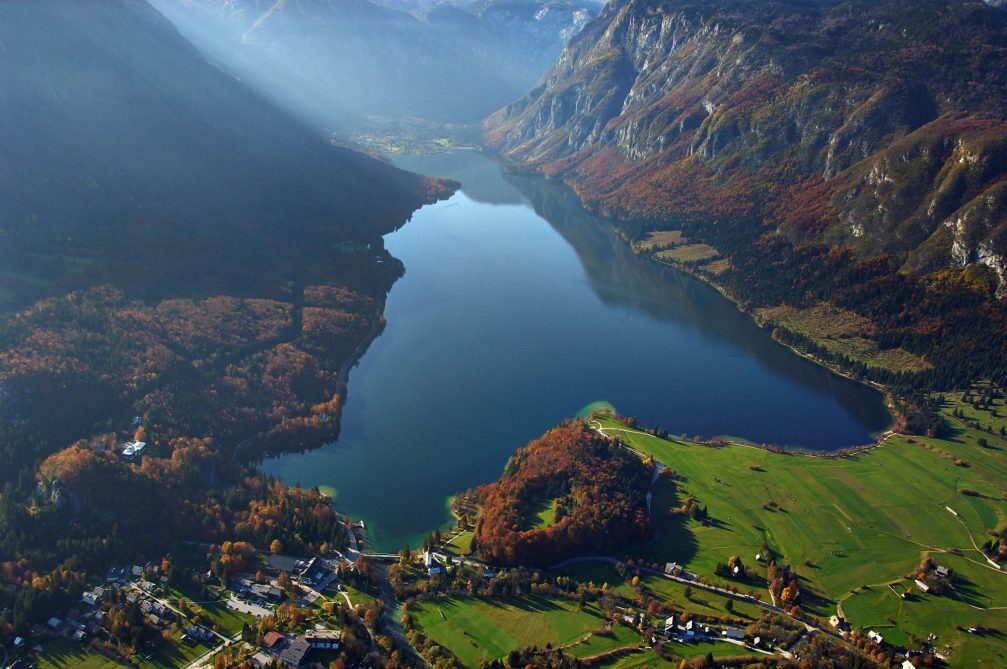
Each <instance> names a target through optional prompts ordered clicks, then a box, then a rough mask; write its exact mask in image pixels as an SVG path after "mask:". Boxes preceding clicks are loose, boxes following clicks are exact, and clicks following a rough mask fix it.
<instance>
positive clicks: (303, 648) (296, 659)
mask: <svg viewBox="0 0 1007 669" xmlns="http://www.w3.org/2000/svg"><path fill="white" fill-rule="evenodd" d="M310 652H311V645H310V644H309V643H308V642H307V641H305V640H304V639H301V638H294V639H291V640H290V641H289V642H288V643H287V645H286V646H285V647H284V648H283V650H281V651H280V656H279V657H280V662H282V663H283V664H285V665H287V666H288V667H300V666H301V665H303V664H304V660H305V659H306V658H307V657H308V653H310Z"/></svg>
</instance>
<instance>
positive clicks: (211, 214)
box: [0, 0, 446, 633]
mask: <svg viewBox="0 0 1007 669" xmlns="http://www.w3.org/2000/svg"><path fill="white" fill-rule="evenodd" d="M0 53H2V59H3V67H2V68H0V104H2V106H3V114H2V115H0V489H2V490H3V493H2V494H0V552H2V553H3V554H4V555H6V556H7V558H6V559H8V560H10V561H8V562H7V566H8V568H7V569H5V571H4V574H3V578H2V579H0V620H2V621H3V622H4V623H6V622H7V621H10V620H12V619H13V620H14V621H15V623H16V625H17V629H18V632H19V633H24V631H25V630H27V627H28V624H29V623H32V622H39V621H44V620H45V619H46V617H47V616H50V615H52V610H53V608H54V607H55V606H56V605H58V604H66V603H69V602H72V601H75V598H79V595H80V587H81V583H82V579H83V578H84V576H85V575H92V576H93V575H95V574H97V573H99V572H101V573H104V571H103V570H104V569H105V568H107V566H108V564H109V562H111V561H112V560H130V559H133V558H134V557H135V558H137V559H140V558H141V557H144V556H146V559H150V558H151V557H154V556H157V555H158V554H159V553H158V552H159V551H167V550H170V549H171V547H172V545H174V544H173V542H179V541H183V540H187V539H195V538H199V537H203V538H204V539H206V540H210V541H220V540H224V539H229V538H234V535H235V534H244V535H245V538H246V539H247V540H249V541H257V542H258V543H259V544H260V545H268V544H269V541H271V538H270V537H269V536H266V535H264V534H261V533H260V534H259V535H258V536H253V534H254V531H250V528H249V527H247V526H242V525H241V523H240V522H239V521H240V519H241V518H247V514H248V509H249V503H250V500H251V499H259V500H262V501H264V502H266V501H267V500H268V499H271V498H273V499H276V500H280V499H281V498H282V499H283V500H285V501H283V502H282V504H283V506H284V508H287V509H290V510H291V513H293V510H294V509H295V508H296V509H298V510H297V515H298V516H302V515H303V513H304V509H305V508H307V509H310V508H312V507H315V506H317V507H318V508H322V507H325V508H328V502H326V501H321V500H320V499H319V495H318V494H317V493H313V494H305V493H304V492H303V491H300V490H294V491H291V495H289V496H288V495H287V492H286V491H285V489H284V488H283V486H278V487H277V486H273V485H272V484H271V483H267V482H263V481H259V480H258V479H246V478H245V475H246V473H247V472H246V471H245V470H244V469H242V467H241V460H240V459H235V458H234V457H233V456H234V454H235V452H236V451H235V447H236V446H237V444H238V442H240V441H241V440H243V439H244V438H245V437H248V436H254V435H260V436H263V437H266V438H267V439H272V441H273V443H276V444H278V445H280V446H283V445H289V444H292V443H293V444H297V445H298V447H302V446H304V445H306V444H308V443H315V442H317V440H319V439H322V438H331V436H332V435H334V434H335V433H336V431H337V430H338V425H339V413H340V407H341V400H342V397H341V394H342V392H343V384H342V382H341V375H340V370H341V369H342V368H343V367H344V366H345V365H346V364H347V362H348V361H349V360H352V358H353V356H354V355H355V353H356V352H358V351H359V350H361V347H362V346H364V345H365V344H366V343H367V342H369V341H370V338H371V337H373V336H374V335H375V334H376V333H377V332H378V331H379V329H380V326H381V323H382V320H381V312H382V307H383V304H384V297H385V294H386V293H387V290H388V289H389V287H390V286H391V284H392V282H394V280H395V279H396V278H397V277H398V276H399V275H400V274H401V271H402V267H401V264H400V263H399V262H398V261H396V260H395V259H394V258H392V257H390V256H389V255H388V253H387V251H385V249H384V246H383V243H382V239H381V235H383V234H384V233H387V232H389V231H391V230H393V229H395V228H396V227H398V226H399V225H401V224H403V223H404V222H405V221H406V220H407V218H408V217H409V216H410V214H411V213H412V211H413V210H415V209H416V208H417V207H419V206H421V205H422V204H424V203H425V202H428V201H431V199H432V198H435V197H437V196H438V195H439V194H442V193H444V192H445V191H446V189H445V185H444V184H442V183H440V182H434V181H431V180H428V179H426V178H424V177H420V176H418V175H415V174H410V173H408V172H404V171H402V170H398V169H396V168H394V167H392V166H390V165H388V164H386V163H384V162H381V161H379V160H376V159H374V158H371V157H368V156H365V155H362V154H359V153H355V152H352V151H348V150H345V149H340V148H336V147H333V146H331V145H330V144H329V143H328V142H326V141H324V140H323V139H321V138H320V137H319V135H318V134H317V133H315V132H314V131H312V130H309V129H308V128H307V127H306V126H303V125H302V124H300V123H299V122H297V121H294V120H293V119H292V118H291V117H289V116H288V115H286V114H285V113H283V112H281V111H279V110H278V109H277V108H276V107H274V106H273V105H271V104H270V103H268V102H266V101H265V100H264V99H263V98H262V97H261V96H259V95H257V94H255V93H254V92H252V91H251V90H250V89H249V88H247V87H246V86H245V85H244V84H242V83H241V82H239V81H237V80H235V79H234V78H233V77H232V76H230V75H229V74H226V73H224V72H223V71H221V70H220V69H218V68H216V67H214V66H212V65H210V64H208V63H207V62H206V61H205V60H204V59H203V57H202V56H201V55H200V53H199V52H198V51H197V50H196V49H195V48H194V47H193V46H192V45H191V44H190V43H188V42H187V41H186V40H185V39H184V38H182V36H181V35H180V34H179V33H178V32H177V31H176V30H175V28H174V26H173V25H172V24H171V23H169V22H168V21H167V20H166V19H165V18H164V17H163V16H162V15H160V14H159V13H158V12H157V11H156V10H154V9H153V8H152V7H151V6H150V5H148V4H147V3H146V2H145V1H144V0H38V1H33V2H0ZM133 438H135V439H139V440H141V441H144V442H146V444H147V448H146V450H145V451H144V453H143V456H142V458H141V459H126V458H123V457H120V452H121V451H122V449H123V442H125V441H126V440H127V439H133ZM73 443H77V444H78V445H77V446H73V447H71V444H73ZM68 447H70V448H68ZM47 456H49V459H48V460H47V461H46V464H44V465H43V464H42V463H43V460H44V459H45V458H46V457H47ZM211 489H214V490H217V491H222V490H228V491H229V492H228V499H230V500H231V501H229V502H227V503H226V504H225V505H224V506H223V507H222V506H221V505H220V504H219V501H215V502H208V499H209V497H208V491H209V490H211ZM274 493H275V494H274ZM267 503H270V502H267ZM276 503H277V504H280V501H277V502H276ZM225 507H226V508H225ZM326 513H327V514H329V517H328V519H327V520H326V523H325V525H326V529H325V532H324V533H322V534H319V533H316V532H314V530H313V529H309V528H304V531H303V532H302V531H301V530H297V534H298V535H299V536H301V537H302V539H303V543H304V544H305V545H307V544H309V543H315V544H316V545H317V543H319V542H321V541H328V540H329V539H328V538H324V537H323V535H324V534H325V533H327V534H328V535H329V536H331V535H332V534H333V528H334V527H338V525H337V524H336V523H335V522H334V520H333V517H332V512H331V509H329V510H328V511H326ZM221 514H223V515H221ZM235 514H236V515H235ZM214 518H217V519H219V522H218V521H217V520H214ZM292 518H293V516H290V517H288V520H289V521H290V522H286V523H285V526H286V528H287V529H286V530H284V529H283V528H281V527H279V526H276V527H275V530H276V532H281V533H282V532H286V531H288V530H289V533H288V537H287V539H284V541H294V542H295V543H296V541H300V540H295V539H294V531H293V529H292V528H293V526H294V523H293V520H292ZM338 534H339V536H342V534H343V533H342V532H339V533H338ZM309 537H310V538H309ZM287 545H291V544H287ZM305 550H307V548H305ZM15 562H16V567H15V566H14V563H15ZM12 608H13V610H14V614H13V618H12V616H11V609H12Z"/></svg>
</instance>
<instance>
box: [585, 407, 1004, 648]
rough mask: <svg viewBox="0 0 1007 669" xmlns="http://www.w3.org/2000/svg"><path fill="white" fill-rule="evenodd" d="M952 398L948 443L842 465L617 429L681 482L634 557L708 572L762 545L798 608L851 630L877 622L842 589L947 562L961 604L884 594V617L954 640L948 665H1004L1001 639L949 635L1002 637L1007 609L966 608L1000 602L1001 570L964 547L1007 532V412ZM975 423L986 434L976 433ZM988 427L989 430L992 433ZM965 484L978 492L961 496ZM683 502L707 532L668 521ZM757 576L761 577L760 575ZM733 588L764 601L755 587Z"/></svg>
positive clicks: (657, 507)
mask: <svg viewBox="0 0 1007 669" xmlns="http://www.w3.org/2000/svg"><path fill="white" fill-rule="evenodd" d="M959 398H960V396H956V397H955V398H952V399H953V401H954V403H953V404H952V403H949V404H948V406H947V409H946V413H947V415H948V419H949V421H950V422H951V424H952V426H953V433H952V435H951V436H950V437H949V438H948V439H932V438H925V437H913V438H908V437H905V436H895V437H892V438H890V439H888V440H887V441H886V443H885V444H884V445H883V446H882V447H880V448H877V449H873V450H871V451H869V452H866V453H861V454H858V455H855V456H850V457H844V458H823V457H812V456H800V455H785V454H777V453H771V452H768V451H765V450H760V449H756V448H752V447H747V446H741V445H728V446H724V447H711V446H703V445H699V444H694V443H690V442H687V441H677V440H676V441H665V440H662V439H657V438H656V437H652V436H650V435H646V434H640V433H635V432H612V433H611V434H618V435H619V436H620V437H621V438H623V439H624V440H625V441H627V442H628V443H629V444H630V445H632V446H633V447H634V448H636V449H637V450H640V451H642V452H645V453H651V454H653V455H654V456H655V458H656V459H657V460H659V461H661V462H663V463H665V464H666V465H667V466H668V467H669V468H671V469H673V470H676V471H677V473H678V474H679V475H681V476H682V480H681V481H679V482H678V484H677V489H676V484H675V483H674V482H672V481H670V480H668V479H664V478H662V479H661V480H660V482H659V483H658V485H657V488H656V490H655V496H654V502H653V509H654V520H655V524H656V527H657V531H658V533H659V536H658V540H657V541H656V542H654V543H652V544H649V545H646V546H643V547H641V548H640V549H638V550H636V551H632V553H634V554H635V555H638V556H640V557H643V558H645V559H647V560H648V561H652V562H657V563H659V564H663V563H664V562H667V561H672V560H675V561H678V562H680V563H682V564H683V565H685V566H686V567H687V568H688V569H690V570H692V571H695V572H697V573H699V574H701V575H704V576H706V577H712V576H713V570H714V567H715V565H716V564H717V562H726V561H727V559H728V557H729V556H731V555H734V554H737V555H739V556H741V557H742V559H743V560H744V561H745V562H746V563H747V564H749V565H754V564H755V560H754V557H755V554H756V553H758V552H759V547H760V545H761V543H762V542H763V541H764V542H765V543H767V544H768V545H769V547H770V548H771V549H772V550H773V551H776V552H777V553H779V554H780V556H781V557H780V561H781V562H789V563H790V564H792V565H794V567H795V568H796V570H797V572H798V574H799V575H800V576H801V578H802V590H803V591H804V592H805V593H810V594H812V595H813V596H814V598H813V599H812V600H811V601H810V602H809V601H807V600H806V601H805V608H807V609H808V610H810V611H811V612H813V613H815V614H817V615H820V616H828V615H829V614H831V613H833V612H834V611H835V610H836V604H837V603H838V602H842V603H843V607H844V609H846V608H847V607H850V609H849V610H848V611H846V612H847V614H848V615H849V618H850V620H851V622H852V623H853V624H854V625H856V626H861V625H864V624H876V623H877V620H875V619H873V618H866V616H864V614H865V613H866V612H868V611H873V609H872V605H873V604H874V602H873V601H872V600H869V601H868V603H867V604H866V605H863V606H861V604H860V602H857V598H856V597H853V596H851V595H850V593H851V591H853V590H855V589H857V588H859V587H860V586H862V585H864V584H870V585H872V586H873V587H874V589H875V590H876V589H877V586H883V585H884V584H885V583H888V582H892V581H899V580H901V579H903V578H904V577H905V576H906V575H908V574H910V573H911V572H912V570H913V569H914V568H915V567H916V566H917V565H918V564H919V563H920V561H921V559H922V558H924V557H931V558H933V559H934V560H935V561H937V562H939V563H948V564H949V566H953V567H954V568H955V569H956V571H958V573H959V574H960V575H961V576H962V578H963V579H964V580H965V581H967V582H968V583H971V584H973V585H972V586H971V588H970V590H969V592H970V595H969V597H970V599H969V601H968V602H967V603H965V602H956V601H954V600H951V599H948V598H946V597H945V598H939V599H938V598H936V597H929V596H925V597H924V598H923V600H922V602H915V603H909V604H908V605H907V606H906V607H904V609H903V608H901V605H899V604H898V601H897V600H896V598H895V596H894V594H892V593H891V592H890V591H888V592H889V594H891V596H892V601H891V603H890V606H889V608H890V609H891V612H889V613H886V614H885V615H887V616H888V617H891V618H895V619H896V620H898V614H899V611H902V610H905V611H907V613H906V615H907V616H909V618H908V619H911V621H912V622H900V623H899V625H900V627H901V628H903V629H905V630H907V631H908V632H912V631H913V629H919V630H920V631H925V632H926V633H929V632H934V633H937V634H938V636H939V638H940V639H941V640H942V642H943V643H947V644H949V649H948V650H949V652H950V654H951V658H952V663H953V664H955V665H958V666H963V665H966V664H968V663H970V662H972V661H978V660H982V659H985V660H987V661H991V660H996V661H998V662H999V661H1002V660H1001V659H999V658H1002V656H1001V655H1000V653H1001V652H1003V650H1004V648H1007V640H1005V639H1004V638H1001V637H992V636H990V637H986V638H984V639H982V640H978V637H975V636H974V635H969V634H967V633H962V632H957V631H955V629H954V625H955V624H960V625H961V626H963V627H966V628H967V627H969V626H972V625H976V624H983V625H988V626H994V627H998V628H1000V629H1007V615H1005V612H1004V611H999V610H996V611H984V610H981V609H976V608H972V606H979V607H993V606H1007V573H1004V572H1000V571H997V570H996V569H994V568H992V567H990V566H989V565H988V564H986V562H985V559H984V557H983V556H982V555H981V553H980V552H979V551H978V550H976V549H975V548H974V547H973V544H972V541H973V539H975V541H976V542H982V541H985V540H986V537H985V532H986V531H987V530H989V529H1000V528H1003V527H1005V526H1007V503H1005V502H1004V501H1003V500H1002V499H1001V495H1002V494H1003V493H1004V492H1005V490H1007V441H1005V440H1004V439H1002V438H1001V437H999V434H998V431H999V427H1000V426H1001V425H1003V424H1004V423H1005V422H1007V408H1005V407H1004V406H1003V402H1002V401H998V402H997V403H996V404H995V405H994V406H993V407H991V411H981V410H976V409H974V408H973V407H971V406H968V405H965V406H964V407H963V406H962V405H961V404H959V403H958V401H957V400H958V399H959ZM959 407H961V408H963V410H964V411H965V413H966V416H967V420H966V421H965V422H963V421H960V420H956V419H954V418H951V416H950V413H951V410H952V409H954V408H959ZM994 412H995V413H996V415H995V416H994V415H993V413H994ZM976 420H978V421H979V423H981V424H982V426H983V428H984V429H983V430H977V429H975V428H973V427H971V423H972V421H976ZM602 423H604V424H605V425H606V426H608V427H613V428H617V429H620V428H624V426H622V425H620V424H618V423H616V422H615V421H614V420H612V419H602ZM986 426H990V427H992V429H993V431H994V434H992V435H991V434H988V433H987V432H986V431H985V427H986ZM979 439H985V440H986V442H987V446H988V447H987V448H983V447H980V446H979V445H978V444H979ZM956 461H957V462H958V464H957V465H956ZM962 489H972V490H975V491H977V492H979V493H980V495H981V496H978V497H972V496H965V495H962V494H961V492H960V491H961V490H962ZM688 495H692V496H694V497H695V498H696V500H697V502H698V503H699V504H700V505H701V506H705V507H707V509H708V512H709V515H710V519H711V520H710V522H709V523H708V524H701V523H699V522H697V521H693V520H691V519H686V518H685V517H683V516H681V515H672V514H671V513H669V509H671V508H672V507H675V506H678V505H680V504H681V503H682V501H683V500H684V499H685V497H686V496H688ZM946 507H950V508H951V509H953V510H954V511H955V512H956V513H957V514H958V515H955V514H953V513H951V512H949V511H948V510H947V508H946ZM955 553H960V556H958V555H955ZM805 561H808V563H806V562H805ZM760 573H762V574H764V569H762V568H761V567H760ZM737 585H738V586H739V588H740V589H742V590H745V589H748V588H749V587H752V588H754V589H759V588H762V592H765V590H764V586H765V584H764V581H763V579H759V582H757V583H753V584H750V585H749V584H743V583H738V584H737ZM864 596H866V595H864ZM930 599H933V600H935V601H934V602H933V603H931V602H930V601H929V600H930ZM879 601H881V600H879ZM883 601H885V602H887V600H883ZM969 604H971V605H972V606H970V605H969ZM931 607H932V608H933V615H930V610H931ZM941 607H944V610H945V613H943V614H941V613H940V609H941ZM884 611H885V609H881V610H880V612H884ZM858 617H863V618H864V619H862V620H858ZM908 619H907V620H908ZM924 636H925V634H924Z"/></svg>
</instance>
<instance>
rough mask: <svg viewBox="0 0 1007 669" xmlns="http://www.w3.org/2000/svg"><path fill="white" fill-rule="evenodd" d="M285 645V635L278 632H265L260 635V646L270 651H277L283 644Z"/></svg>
mask: <svg viewBox="0 0 1007 669" xmlns="http://www.w3.org/2000/svg"><path fill="white" fill-rule="evenodd" d="M285 645H287V637H285V636H283V635H282V634H280V633H279V632H267V633H266V636H264V637H262V647H263V648H265V649H266V650H268V651H269V652H271V653H279V652H280V650H281V649H282V648H283V646H285Z"/></svg>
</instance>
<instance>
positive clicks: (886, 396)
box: [481, 146, 898, 453]
mask: <svg viewBox="0 0 1007 669" xmlns="http://www.w3.org/2000/svg"><path fill="white" fill-rule="evenodd" d="M481 152H482V153H483V155H485V156H486V157H488V158H490V159H491V160H493V161H494V162H495V163H497V164H498V165H500V166H501V168H502V169H504V170H506V171H508V172H511V173H513V174H524V175H528V176H533V177H536V178H539V179H544V180H545V181H548V182H550V183H556V184H561V185H562V186H563V187H564V188H566V189H568V190H569V191H570V193H572V194H573V195H574V197H576V198H577V200H578V201H579V202H580V205H581V207H582V208H583V209H584V211H585V212H587V213H588V214H590V215H592V216H596V217H598V218H600V219H601V220H603V221H606V222H608V223H610V224H611V226H612V232H613V234H615V236H617V237H618V238H619V239H620V240H621V241H622V243H623V244H626V245H627V246H628V247H629V249H630V251H631V252H632V253H633V255H635V256H637V257H640V258H644V259H646V260H649V261H651V262H654V263H657V264H658V265H661V266H663V267H668V268H670V269H673V270H675V271H678V272H682V273H684V274H688V275H689V276H691V277H693V278H695V279H697V280H699V281H702V282H703V283H704V284H706V285H707V286H710V287H711V288H713V289H714V290H716V291H717V292H718V293H720V295H721V296H722V297H724V298H725V299H727V300H728V301H729V302H731V304H733V305H734V307H735V308H736V309H737V310H738V311H739V312H740V313H742V314H744V315H745V316H746V317H747V318H748V319H749V320H750V321H751V322H752V323H754V324H755V325H756V326H757V327H758V328H759V329H760V330H763V331H766V332H768V333H769V336H770V338H771V339H772V340H773V341H774V342H775V343H776V344H778V345H779V346H782V347H784V348H786V349H788V350H789V351H790V352H791V353H793V354H794V355H796V356H798V357H800V358H803V359H805V360H807V361H809V362H811V363H813V364H814V365H816V366H818V367H820V368H822V369H824V370H826V371H828V372H830V373H831V374H834V375H836V376H838V377H840V378H842V379H845V380H847V381H850V382H853V383H857V384H860V385H862V386H866V387H868V388H871V389H873V390H876V391H877V392H879V393H880V394H881V396H882V398H883V400H884V403H885V408H886V410H887V411H888V414H889V417H890V419H891V420H890V422H889V424H888V425H887V426H885V427H884V428H883V429H881V430H879V431H878V432H876V433H874V434H873V435H872V436H874V437H875V438H878V437H881V436H882V435H885V434H886V433H889V432H892V431H893V430H892V428H893V427H894V426H895V425H896V424H897V423H898V416H897V415H896V414H895V411H894V409H895V402H894V397H893V395H892V393H891V391H890V390H889V388H887V387H886V386H884V385H882V384H880V383H878V382H876V381H871V380H869V379H858V378H855V377H854V376H853V375H852V374H850V373H849V372H847V371H846V370H844V369H843V368H842V367H839V366H838V365H832V364H829V363H828V362H826V361H824V360H821V359H819V358H817V357H816V356H814V355H812V354H811V353H808V352H806V351H802V350H800V349H798V348H796V347H795V346H792V345H790V344H785V343H783V342H781V341H780V340H779V339H777V338H776V337H775V336H773V330H772V329H770V328H768V327H766V323H764V322H760V321H759V319H757V318H756V317H755V315H754V313H752V312H751V311H749V310H748V309H746V308H745V307H744V306H743V305H742V304H741V302H740V301H739V300H738V299H737V298H736V297H735V296H734V295H732V294H731V292H730V291H728V290H727V289H726V288H725V287H723V286H721V285H720V284H718V283H717V282H716V281H714V280H713V279H712V278H711V277H709V276H706V275H704V274H700V273H699V272H696V271H695V270H693V269H691V268H689V267H687V266H685V265H681V264H676V263H672V262H667V261H664V260H660V259H658V258H656V257H654V256H651V255H646V254H643V253H640V252H638V251H637V250H636V249H635V248H633V243H632V241H631V240H629V239H627V238H626V236H625V235H623V234H622V233H621V232H620V231H619V229H618V227H617V225H616V224H617V223H618V219H615V218H612V217H610V216H603V215H601V214H598V213H596V212H594V211H592V210H591V209H590V208H589V206H588V203H587V202H586V201H585V200H584V198H582V197H581V196H580V194H579V193H577V190H576V189H575V188H573V187H572V186H571V185H570V184H568V183H567V182H566V181H564V180H562V179H558V178H554V179H550V178H548V177H546V176H545V175H544V174H542V172H541V170H538V169H535V168H527V167H521V166H519V165H514V164H512V163H509V162H508V161H507V160H506V159H505V158H504V157H503V156H501V155H500V154H498V153H497V152H495V151H493V150H491V149H489V148H487V147H485V146H484V147H482V149H481ZM874 443H877V442H874ZM860 446H870V444H862V445H854V446H850V447H849V448H859V447H860ZM756 447H757V448H761V447H760V446H758V445H756ZM821 452H822V453H828V451H821Z"/></svg>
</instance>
